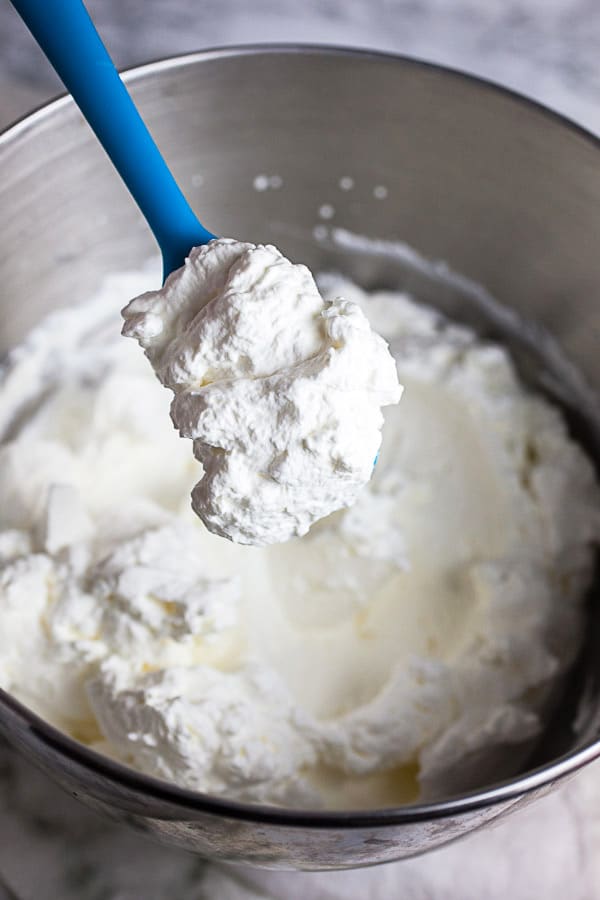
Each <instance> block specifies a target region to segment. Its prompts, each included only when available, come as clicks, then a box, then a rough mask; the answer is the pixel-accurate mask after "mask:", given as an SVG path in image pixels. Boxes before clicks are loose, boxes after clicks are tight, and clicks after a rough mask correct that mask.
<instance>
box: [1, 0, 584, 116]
mask: <svg viewBox="0 0 600 900" xmlns="http://www.w3.org/2000/svg"><path fill="white" fill-rule="evenodd" d="M87 6H88V9H89V10H90V12H91V14H92V16H93V18H94V20H95V22H96V24H97V26H98V28H99V30H100V32H101V34H102V36H103V38H104V39H105V41H106V43H107V45H108V48H109V51H110V52H111V54H112V55H113V57H114V59H115V61H116V63H117V65H118V66H119V67H129V66H133V65H137V64H138V63H141V62H145V61H147V60H150V59H155V58H157V57H161V56H169V55H172V54H177V53H187V52H189V51H191V50H199V49H202V48H204V47H215V46H221V45H224V44H237V43H261V42H272V41H284V42H308V43H321V44H345V45H353V46H360V47H369V48H377V49H379V50H387V51H392V52H396V53H406V54H409V55H411V56H417V57H420V58H422V59H426V60H430V61H433V62H438V63H444V64H446V65H449V66H455V67H457V68H460V69H463V70H466V71H469V72H472V73H475V74H477V75H481V76H483V77H486V78H491V79H494V80H496V81H501V82H502V83H503V84H506V85H508V86H509V87H512V88H514V89H516V90H519V91H523V92H524V93H527V94H529V95H530V96H532V97H535V98H536V99H537V100H540V101H542V102H544V103H546V104H548V105H550V106H552V107H553V108H554V109H556V110H558V111H560V112H562V113H564V114H566V115H568V116H570V117H571V118H574V119H577V120H578V121H579V122H581V123H585V124H586V125H587V126H588V127H589V128H592V129H594V130H595V131H597V132H598V131H600V3H599V0H89V2H88V3H87ZM0 73H1V75H2V91H1V92H0V97H1V99H0V126H4V125H6V124H7V122H8V121H10V120H11V119H12V118H14V117H15V116H17V115H20V114H21V113H22V111H23V110H24V109H27V108H29V107H30V106H33V105H36V104H38V103H39V102H41V101H43V100H45V99H47V98H48V97H50V96H52V95H53V94H55V93H57V92H58V91H60V85H59V83H58V81H57V79H56V77H55V76H54V75H53V74H52V73H51V72H50V71H49V67H48V64H47V63H46V61H45V59H44V58H43V57H42V55H41V53H40V52H39V51H38V50H37V48H36V47H35V46H34V45H33V42H32V40H31V38H30V36H29V34H28V33H27V31H26V30H25V28H24V26H23V25H22V24H21V22H20V20H19V19H18V17H17V15H16V13H15V12H14V10H13V9H12V7H11V6H10V4H9V3H8V2H7V0H0Z"/></svg>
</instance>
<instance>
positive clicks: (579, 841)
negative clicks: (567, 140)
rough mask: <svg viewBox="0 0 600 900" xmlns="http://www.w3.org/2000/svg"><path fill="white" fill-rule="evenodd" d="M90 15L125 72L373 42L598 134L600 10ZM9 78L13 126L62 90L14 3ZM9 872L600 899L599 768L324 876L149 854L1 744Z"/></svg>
mask: <svg viewBox="0 0 600 900" xmlns="http://www.w3.org/2000/svg"><path fill="white" fill-rule="evenodd" d="M87 5H88V7H89V9H90V11H91V13H92V15H93V16H94V18H95V20H96V22H97V24H98V27H99V30H100V31H101V33H102V35H103V37H104V38H105V40H106V42H107V44H108V46H109V48H110V50H111V52H112V53H113V54H114V57H115V59H116V61H117V63H118V65H120V66H129V65H134V64H136V63H139V62H143V61H145V60H147V59H151V58H156V57H159V56H165V55H170V54H174V53H182V52H186V51H189V50H195V49H201V48H203V47H208V46H217V45H224V44H233V43H248V42H265V41H305V42H313V43H329V44H341V45H354V46H363V47H372V48H378V49H383V50H392V51H396V52H401V53H407V54H409V55H413V56H418V57H421V58H423V59H427V60H431V61H434V62H441V63H444V64H447V65H451V66H455V67H458V68H461V69H463V70H466V71H470V72H473V73H475V74H478V75H481V76H484V77H487V78H491V79H493V80H496V81H499V82H501V83H503V84H505V85H508V86H509V87H512V88H515V89H517V90H520V91H522V92H523V93H526V94H528V95H529V96H532V97H534V98H535V99H537V100H540V101H542V102H544V103H546V104H547V105H549V106H551V107H553V108H554V109H556V110H558V111H559V112H561V113H563V114H565V115H567V116H569V117H570V118H572V119H575V120H576V121H578V122H579V123H580V124H582V125H584V126H586V127H587V128H589V129H591V130H592V131H595V132H596V133H600V53H599V52H598V48H599V47H600V5H599V4H598V0H303V2H302V3H297V2H293V0H254V2H253V3H252V4H249V3H246V2H244V0H220V2H219V3H218V4H216V3H215V4H209V3H206V2H205V3H200V2H198V0H169V2H168V3H165V2H164V0H163V2H159V0H89V2H88V4H87ZM0 79H1V85H2V87H1V90H0V127H4V126H5V125H7V124H8V123H9V122H10V121H12V120H13V119H15V118H16V117H17V116H19V115H22V114H23V113H25V112H27V111H28V110H29V109H31V108H32V107H34V106H35V105H38V104H39V103H41V102H43V101H45V100H46V99H48V98H49V97H50V96H52V95H54V94H56V93H57V92H58V91H59V90H60V86H59V84H58V82H57V81H56V79H55V78H54V76H53V75H52V74H51V73H50V72H49V70H48V67H47V64H46V62H45V60H44V59H43V58H42V56H41V54H40V52H39V51H38V50H37V49H36V48H35V47H34V46H33V44H32V41H31V38H30V36H29V35H28V33H27V32H26V31H25V29H24V27H23V26H22V24H21V23H20V21H19V20H18V18H17V16H16V14H15V13H14V11H13V9H12V8H11V7H10V5H9V4H8V3H2V4H0ZM0 873H2V876H3V878H4V879H5V880H6V882H7V884H8V885H9V887H10V888H11V889H12V892H13V893H14V894H15V895H16V896H17V897H18V898H20V900H159V898H160V900H163V898H169V900H257V898H261V897H268V898H271V900H296V898H302V900H333V898H338V897H339V898H342V897H343V898H348V900H351V898H357V900H358V898H360V900H395V898H399V900H400V898H401V900H482V898H486V900H495V898H498V900H500V898H502V900H505V898H506V897H508V896H510V897H512V898H513V900H539V898H545V900H565V898H568V900H596V898H600V763H596V764H595V765H591V766H589V767H588V768H587V769H586V770H585V771H584V772H583V773H581V774H580V775H579V776H577V777H576V778H574V779H572V780H571V781H570V782H569V783H568V784H566V785H565V786H563V787H562V788H561V789H559V790H558V791H557V792H556V793H555V794H553V795H551V796H549V797H546V798H545V799H543V800H540V801H539V802H538V803H536V804H534V805H533V806H531V807H529V808H527V809H524V810H522V811H521V812H519V813H516V814H515V815H514V816H512V817H509V818H508V819H506V820H503V821H502V822H501V823H500V824H498V825H497V826H496V827H495V828H492V829H490V830H486V831H483V832H480V833H478V834H475V835H473V836H471V837H470V838H468V839H466V840H464V841H462V842H459V843H458V844H455V845H453V846H451V847H449V848H447V849H444V850H440V851H436V852H435V853H431V854H428V855H426V856H425V857H422V858H420V859H416V860H409V861H406V862H403V863H398V864H393V865H388V866H385V867H383V868H379V869H365V870H362V871H354V872H346V873H328V874H326V875H312V874H291V873H264V872H259V871H251V870H243V869H236V870H235V871H234V870H224V869H221V868H219V867H217V866H214V865H211V864H206V863H203V862H202V861H200V860H197V859H195V858H194V857H192V856H190V855H189V854H185V853H182V852H179V851H176V850H172V849H168V848H163V847H158V846H155V845H153V844H150V843H149V842H148V841H147V840H146V839H145V838H142V837H140V836H138V835H136V834H134V833H132V832H130V831H128V830H125V829H123V828H121V827H118V826H116V825H114V824H111V823H108V822H105V821H104V820H101V819H99V818H98V817H97V816H96V815H95V814H94V813H93V812H91V811H88V810H87V809H85V808H84V807H83V806H81V805H80V804H78V803H76V802H75V801H74V800H72V799H71V798H70V797H69V796H67V795H66V794H63V793H62V792H61V791H60V790H59V789H58V788H57V787H55V786H54V785H53V784H51V783H50V782H49V781H48V780H47V779H46V778H45V776H43V775H42V774H40V773H38V772H37V771H36V770H34V769H33V768H32V767H31V766H30V765H29V764H28V763H26V762H25V761H24V760H22V759H19V758H18V757H17V756H16V754H15V753H14V752H13V751H12V750H10V749H9V748H8V747H5V746H4V745H0ZM2 891H3V889H2V886H1V885H0V900H4V897H3V892H2ZM10 896H12V895H11V894H7V897H10Z"/></svg>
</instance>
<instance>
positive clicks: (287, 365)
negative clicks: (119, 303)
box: [123, 238, 401, 545]
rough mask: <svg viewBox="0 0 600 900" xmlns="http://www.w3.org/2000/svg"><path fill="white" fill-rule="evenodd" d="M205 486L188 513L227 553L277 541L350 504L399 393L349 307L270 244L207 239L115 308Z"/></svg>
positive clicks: (361, 318)
mask: <svg viewBox="0 0 600 900" xmlns="http://www.w3.org/2000/svg"><path fill="white" fill-rule="evenodd" d="M123 316H124V318H125V324H124V327H123V334H124V335H126V336H128V337H135V338H136V339H137V340H138V341H139V343H140V344H141V346H142V347H144V349H145V352H146V355H147V356H148V358H149V360H150V362H151V363H152V365H153V367H154V369H155V371H156V374H157V375H158V377H159V379H160V380H161V381H162V383H163V384H164V385H165V386H166V387H169V388H171V390H172V391H173V392H174V394H175V397H174V399H173V402H172V404H171V417H172V419H173V423H174V425H175V427H176V428H177V429H178V430H179V433H180V435H181V436H182V437H185V438H190V439H191V440H192V441H193V448H194V455H195V456H196V458H197V459H198V460H199V461H200V462H201V463H202V465H203V467H204V476H203V478H202V479H201V480H200V481H199V482H198V484H197V486H196V488H195V489H194V491H193V493H192V505H193V508H194V510H195V512H196V513H197V514H198V516H199V517H200V518H201V519H202V521H203V522H204V524H205V525H206V526H207V528H208V529H209V530H210V531H213V532H214V533H216V534H219V535H221V536H223V537H227V538H229V539H230V540H232V541H235V542H236V543H243V544H244V543H245V544H257V545H261V544H270V543H281V542H284V541H286V540H288V539H289V538H291V537H293V536H295V535H302V534H305V533H306V532H307V531H308V529H309V527H310V525H311V524H312V523H313V522H315V521H316V520H317V519H320V518H323V517H324V516H327V515H328V514H329V513H331V512H333V511H334V510H336V509H340V508H342V507H346V506H350V505H352V503H353V502H354V501H355V500H356V498H357V496H358V493H359V492H360V490H361V489H362V488H363V487H364V486H365V484H366V483H367V482H368V481H369V479H370V477H371V474H372V471H373V465H374V460H375V458H376V455H377V453H378V451H379V447H380V444H381V429H382V426H383V416H382V414H381V407H382V406H386V405H389V404H394V403H397V402H398V401H399V399H400V396H401V387H400V385H399V384H398V376H397V373H396V366H395V363H394V360H393V358H392V356H391V354H390V353H389V350H388V347H387V344H386V342H385V341H384V340H383V338H381V337H380V336H379V335H377V334H376V333H374V332H373V331H372V330H371V326H370V325H369V321H368V319H367V318H366V316H365V315H364V313H363V312H362V310H361V309H360V307H359V306H358V304H356V303H355V302H353V301H351V300H343V299H341V298H333V299H329V300H324V299H323V298H322V297H321V295H320V293H319V291H318V288H317V286H316V284H315V281H314V279H313V277H312V275H311V273H310V271H309V270H308V269H307V268H306V266H302V265H297V264H294V263H291V262H290V261H289V260H288V259H286V258H285V257H284V256H283V255H282V254H281V253H280V252H279V251H278V250H277V249H276V248H275V247H272V246H262V245H254V244H249V243H241V242H238V241H233V240H231V239H225V238H223V239H218V240H214V241H211V242H210V243H209V244H207V245H205V246H202V247H196V248H194V250H192V252H191V254H190V257H189V259H188V260H186V264H185V266H183V268H181V269H179V270H178V271H177V272H174V273H172V274H171V275H170V276H169V278H168V279H167V282H166V283H165V286H164V287H163V289H162V290H160V291H154V292H150V293H146V294H143V295H142V296H140V297H138V298H136V299H134V300H132V301H131V302H130V303H129V304H128V306H127V307H126V308H125V309H124V310H123Z"/></svg>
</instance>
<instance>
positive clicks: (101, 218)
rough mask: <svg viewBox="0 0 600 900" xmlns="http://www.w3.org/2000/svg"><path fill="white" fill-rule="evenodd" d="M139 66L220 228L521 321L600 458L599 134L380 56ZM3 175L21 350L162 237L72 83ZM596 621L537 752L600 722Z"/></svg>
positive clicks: (458, 79) (497, 321) (12, 136)
mask: <svg viewBox="0 0 600 900" xmlns="http://www.w3.org/2000/svg"><path fill="white" fill-rule="evenodd" d="M129 83H130V88H131V91H132V93H133V96H134V99H135V101H136V103H137V104H138V105H139V107H140V110H141V112H142V115H143V116H144V118H145V119H146V121H147V122H148V124H149V126H150V128H151V130H152V132H153V133H154V135H155V137H156V140H157V142H158V144H159V146H160V148H161V149H162V150H163V152H164V154H165V156H166V158H167V160H168V162H169V164H170V165H171V166H172V168H173V170H174V173H175V175H176V177H177V179H178V181H179V183H180V184H181V186H182V188H183V190H184V192H185V193H186V194H187V196H188V197H189V198H190V200H191V202H192V205H193V206H194V208H195V209H196V211H197V212H198V214H199V215H200V217H201V219H202V221H203V222H204V223H205V224H206V226H207V227H208V228H210V229H211V230H212V231H214V232H215V233H217V234H222V235H235V236H236V237H239V238H242V239H243V238H247V239H251V240H253V241H267V242H273V243H276V244H277V245H278V246H279V247H280V248H281V249H282V250H283V252H284V253H286V254H287V255H289V256H290V257H292V258H293V259H295V260H298V261H302V262H305V263H307V264H308V265H309V266H310V267H311V268H312V269H313V270H314V271H323V270H331V269H334V270H340V271H343V272H344V274H347V275H348V276H350V277H351V278H353V279H355V280H356V281H358V282H359V283H360V284H362V285H363V286H365V287H367V288H371V287H382V286H387V287H404V288H407V289H409V290H411V291H413V292H414V293H415V294H416V295H417V296H418V297H419V298H420V299H422V300H424V301H426V302H429V303H433V304H434V305H437V306H439V307H440V308H442V309H443V310H445V311H446V312H448V313H450V314H451V315H453V316H454V317H455V318H457V319H459V320H464V321H468V322H470V323H472V324H474V325H475V326H476V327H477V328H478V329H479V330H480V331H481V333H483V334H485V335H489V336H494V337H498V336H499V337H501V338H502V339H503V340H506V341H507V342H508V343H510V345H511V347H512V349H513V351H514V352H515V354H516V355H517V358H518V360H519V364H520V366H521V368H522V371H523V373H524V375H525V377H527V378H528V379H529V380H530V381H532V382H533V383H534V384H535V385H537V386H539V387H541V388H543V389H544V390H546V391H547V392H549V393H550V394H552V395H553V396H554V397H555V398H557V399H559V400H560V402H561V403H563V405H564V406H565V408H566V410H567V412H568V414H569V417H570V421H571V423H572V427H573V428H574V429H575V430H576V432H577V435H578V436H579V437H580V439H581V440H582V441H583V442H584V443H586V445H587V447H588V449H589V451H590V453H591V454H592V455H593V456H594V457H595V458H596V459H598V458H599V456H600V451H599V448H600V425H599V423H600V414H599V407H598V403H597V399H596V397H595V395H594V392H593V390H592V389H591V388H590V387H589V385H590V384H591V385H597V384H598V381H599V375H600V355H599V354H598V352H597V348H598V337H599V333H600V309H599V308H598V300H597V298H598V296H599V295H600V254H598V251H597V247H596V236H597V234H598V233H599V231H600V153H599V147H598V144H597V143H596V142H595V141H594V140H593V139H592V138H590V136H588V135H586V134H585V133H583V132H582V131H580V130H578V129H577V128H576V127H574V126H572V127H571V126H569V125H568V124H565V123H564V122H562V121H561V120H559V119H557V118H556V117H554V116H553V115H552V114H550V113H548V112H547V111H545V110H543V109H541V108H539V107H536V106H535V105H533V104H529V103H527V102H525V101H523V100H521V99H520V98H517V97H515V96H514V95H511V94H509V93H507V92H504V91H502V90H499V89H495V88H492V87H490V86H488V85H485V84H483V83H481V82H477V81H475V80H471V79H468V78H465V77H463V76H461V75H460V74H456V73H451V72H447V71H444V70H441V69H438V68H435V67H429V66H426V65H422V64H417V63H413V62H411V61H408V60H398V59H396V58H391V57H386V56H381V55H374V54H369V53H364V54H360V53H350V52H344V51H325V50H322V49H315V48H304V49H302V51H301V52H300V51H299V50H298V49H296V50H294V49H290V48H288V49H283V48H270V49H267V48H263V49H262V50H260V51H257V50H253V49H248V50H245V51H239V50H238V51H235V52H234V51H222V52H215V53H208V54H202V56H201V58H195V57H189V58H182V59H180V60H175V61H170V62H169V61H167V62H165V63H160V64H156V65H154V66H150V67H147V68H145V69H142V70H139V71H138V72H134V73H132V74H131V75H130V78H129ZM0 174H1V178H0V211H1V212H0V246H1V247H2V282H1V283H2V294H1V296H0V303H1V305H2V320H1V321H2V324H1V329H0V356H1V355H2V353H4V352H5V351H6V350H8V349H9V348H10V347H11V346H12V345H13V344H14V343H15V342H17V341H19V340H20V339H21V338H22V337H23V336H24V334H25V333H26V331H27V330H28V329H29V328H30V327H31V326H32V325H33V324H34V323H35V322H36V321H38V320H39V318H40V317H41V316H42V315H44V314H45V313H47V312H49V311H50V310H52V309H54V308H58V307H60V306H66V305H70V304H73V303H77V302H80V301H83V300H85V299H86V297H89V296H90V294H92V293H93V292H94V291H95V290H96V289H97V288H98V287H99V285H100V283H101V281H102V279H103V277H104V274H105V273H106V272H115V271H120V270H128V269H132V268H136V267H137V266H139V265H141V264H143V263H144V262H145V261H146V260H147V259H148V257H149V256H151V255H153V254H154V253H155V252H156V250H155V246H154V244H153V240H152V237H151V235H150V233H149V232H148V230H147V227H146V225H145V223H144V222H143V220H142V218H141V216H140V214H139V213H138V211H137V209H136V207H135V206H134V204H133V201H132V200H131V199H130V197H129V195H128V194H127V192H126V191H125V188H124V187H123V186H122V184H121V183H120V181H119V179H118V178H117V177H116V175H115V174H114V171H113V169H112V167H111V165H110V163H109V162H108V160H107V159H106V158H105V156H104V154H103V151H102V150H101V149H100V148H99V146H98V145H97V143H96V141H95V139H94V137H93V136H92V135H91V133H90V131H89V129H88V127H87V125H86V124H85V123H84V122H83V120H82V119H81V116H80V115H79V113H78V112H77V110H76V109H75V108H74V107H73V105H72V104H71V103H70V101H68V100H63V101H58V102H57V103H56V104H55V105H53V106H51V107H50V108H47V109H46V110H43V111H41V112H40V113H38V114H36V115H34V116H33V117H30V118H29V119H28V120H25V121H24V122H23V123H21V124H20V125H18V126H16V127H15V128H13V129H12V130H11V131H10V132H8V133H7V134H6V135H5V136H4V137H3V138H2V139H0ZM363 238H366V239H363ZM407 244H408V245H410V247H413V248H417V249H418V254H415V253H414V252H411V251H410V250H409V249H407V247H406V245H407ZM436 261H437V262H436ZM440 261H443V264H440ZM456 273H461V274H460V275H457V274H456ZM479 285H485V290H484V289H482V288H481V287H479ZM496 301H497V302H496ZM497 303H499V304H500V307H498V305H497ZM507 308H508V309H509V310H511V311H512V312H509V313H508V314H507V313H506V312H505V311H503V310H506V309H507ZM530 321H533V322H535V323H536V325H535V326H531V325H530V324H528V323H529V322H530ZM547 332H548V333H549V334H552V335H553V336H554V337H555V338H556V339H557V340H558V341H559V342H560V346H561V347H562V348H563V349H564V354H563V352H562V351H559V350H558V348H557V345H556V344H555V342H554V340H553V339H552V338H551V337H549V334H547ZM568 360H571V361H573V362H574V363H575V364H576V368H573V367H572V366H571V364H570V363H569V362H568ZM579 373H581V375H582V376H583V377H581V375H580V374H579ZM597 618H598V617H597V603H595V602H593V600H591V601H590V623H591V624H590V629H589V632H588V646H587V647H586V649H585V650H584V652H583V653H582V657H581V660H580V664H579V667H578V669H577V672H576V673H575V674H574V676H573V678H572V679H571V684H570V687H569V688H568V690H567V691H566V693H565V694H564V697H563V700H562V703H561V704H560V707H559V710H558V712H557V715H556V716H555V718H554V720H553V722H552V723H551V725H550V728H549V730H548V733H547V734H546V736H545V738H544V740H543V741H541V742H540V744H539V746H538V748H537V750H536V754H535V756H534V757H533V758H532V759H530V760H528V762H527V766H531V765H533V764H536V765H537V764H544V763H547V762H549V761H551V760H552V759H555V758H556V757H558V756H560V755H562V754H564V753H567V752H570V751H572V750H573V749H575V748H576V747H577V746H579V745H582V744H583V743H585V742H588V741H589V740H591V739H593V738H595V737H596V736H597V732H598V725H597V715H595V712H596V710H597V706H598V704H597V701H598V695H599V693H600V687H599V685H598V678H597V675H596V672H595V666H594V664H593V662H594V656H595V653H596V648H597V646H598V637H597V630H598V627H600V626H599V624H598V622H597ZM582 695H585V697H586V705H585V706H584V707H583V712H582V711H581V703H580V699H581V697H582ZM578 714H579V719H580V721H579V730H578V731H575V730H574V729H573V722H574V719H575V717H576V715H578Z"/></svg>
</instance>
